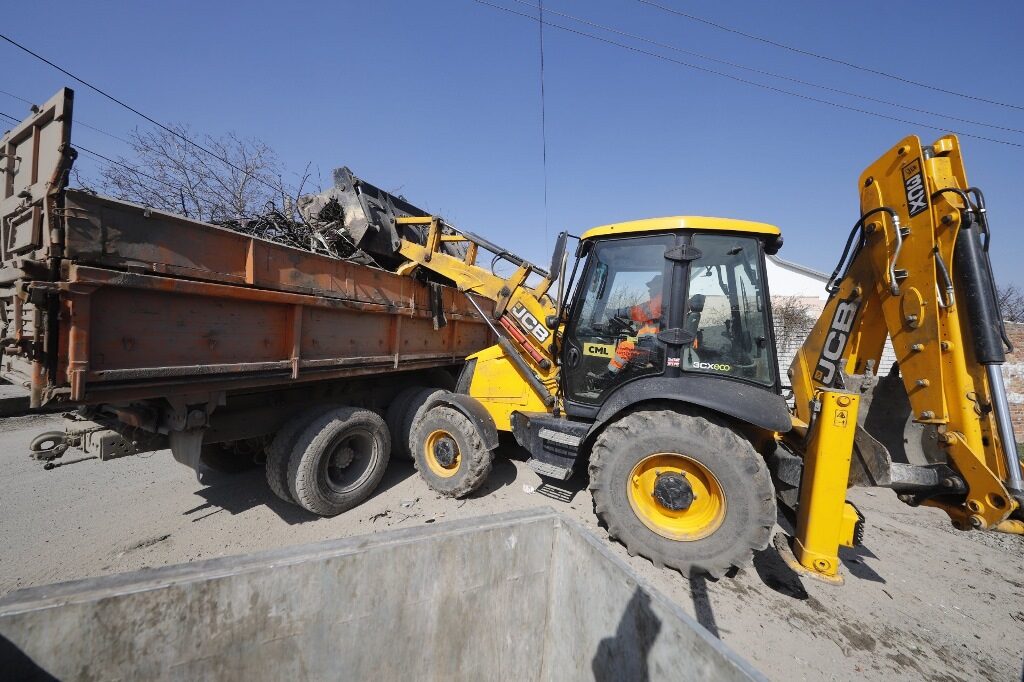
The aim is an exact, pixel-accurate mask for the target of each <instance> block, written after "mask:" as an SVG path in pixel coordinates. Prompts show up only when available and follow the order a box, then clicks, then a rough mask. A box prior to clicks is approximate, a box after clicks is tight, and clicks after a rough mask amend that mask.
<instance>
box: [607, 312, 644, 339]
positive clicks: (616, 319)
mask: <svg viewBox="0 0 1024 682" xmlns="http://www.w3.org/2000/svg"><path fill="white" fill-rule="evenodd" d="M608 330H609V331H610V332H611V333H612V334H614V335H615V336H622V335H626V336H636V331H637V329H636V325H635V323H634V322H633V320H631V319H629V318H628V317H623V316H621V315H612V316H611V317H610V318H608Z"/></svg>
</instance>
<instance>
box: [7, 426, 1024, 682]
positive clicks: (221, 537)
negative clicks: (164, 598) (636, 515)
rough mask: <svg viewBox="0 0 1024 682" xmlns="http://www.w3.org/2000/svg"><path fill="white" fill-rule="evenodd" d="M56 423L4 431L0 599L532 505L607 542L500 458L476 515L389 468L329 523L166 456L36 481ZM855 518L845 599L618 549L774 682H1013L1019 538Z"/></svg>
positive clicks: (1022, 605) (254, 472) (943, 523)
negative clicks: (855, 541) (660, 565)
mask: <svg viewBox="0 0 1024 682" xmlns="http://www.w3.org/2000/svg"><path fill="white" fill-rule="evenodd" d="M60 421H61V420H60V418H59V417H58V416H54V415H32V416H23V417H12V418H7V419H3V420H0V460H2V464H3V467H4V472H5V473H4V491H3V494H2V495H0V543H2V552H0V594H6V593H7V592H10V591H12V590H15V589H18V588H22V587H28V586H31V585H40V584H46V583H51V582H60V581H65V580H71V579H76V578H84V577H87V576H96V575H101V574H107V573H116V572H122V571H131V570H135V569H140V568H143V567H153V566H161V565H165V564H174V563H182V562H188V561H194V560H197V559H206V558H211V557H218V556H224V555H232V554H241V553H245V552H251V551H255V550H262V549H269V548H274V547H281V546H285V545H294V544H301V543H308V542H316V541H318V540H323V539H327V538H337V537H343V536H349V535H359V534H363V533H371V532H376V531H380V530H383V529H386V528H393V527H408V526H412V525H417V524H425V523H433V522H435V521H437V522H441V521H444V520H448V519H458V518H465V517H472V516H478V515H482V514H491V513H494V512H501V511H508V510H512V509H521V508H525V507H533V506H538V505H547V506H551V507H554V508H555V509H557V510H559V511H561V512H563V513H565V514H567V515H570V516H572V517H574V518H576V519H578V520H580V521H582V522H583V523H584V524H585V525H586V527H588V528H589V529H590V530H592V531H593V532H595V533H597V534H598V535H599V536H601V537H606V535H605V533H604V531H603V530H602V529H600V528H599V527H598V526H597V524H596V521H595V518H594V516H593V512H592V508H591V499H590V495H589V494H588V493H587V490H586V487H585V481H584V480H583V479H582V478H580V479H579V480H572V481H569V482H568V483H566V484H564V487H561V488H553V487H550V486H545V485H541V479H540V478H539V477H538V476H537V475H536V474H535V473H534V472H533V471H531V470H530V469H529V468H528V467H526V465H525V464H524V463H523V461H522V460H523V459H524V456H523V454H522V453H521V452H520V451H518V450H517V449H516V448H515V447H513V446H509V445H506V446H503V448H502V453H501V454H502V455H503V456H502V457H500V458H499V459H498V460H497V461H496V463H495V468H494V472H493V474H492V475H491V478H490V480H489V481H488V482H487V484H486V486H485V487H484V489H483V490H481V491H480V492H479V493H478V494H476V495H474V496H473V497H471V498H470V499H466V500H461V501H456V500H448V499H440V498H438V496H437V495H435V494H434V493H432V492H431V491H430V490H428V489H427V487H426V486H425V485H424V484H423V483H422V482H421V481H420V480H419V479H418V477H417V476H416V475H415V471H414V470H413V468H412V465H411V464H410V463H407V462H393V463H392V465H391V466H390V469H389V471H388V474H387V475H386V477H385V479H384V481H383V483H382V484H381V486H380V488H379V490H378V491H377V492H376V494H375V495H374V496H373V497H372V498H371V499H370V500H369V501H368V502H366V503H365V504H363V505H362V506H361V507H359V508H358V509H355V510H352V511H350V512H348V513H346V514H343V515H342V516H340V517H337V518H333V519H321V518H317V517H314V516H312V515H310V514H307V513H306V512H304V511H302V510H300V509H299V508H297V507H293V506H290V505H288V504H285V503H283V502H281V501H279V500H278V499H277V498H276V497H274V496H273V494H272V493H271V492H270V491H269V490H268V489H267V487H266V484H265V483H264V481H263V473H262V471H261V470H259V469H251V470H248V471H244V472H242V473H239V474H233V475H224V474H214V475H210V476H207V477H206V478H205V480H204V481H203V482H202V483H199V482H197V481H196V478H195V476H194V475H193V474H192V472H191V471H189V470H188V469H186V468H185V467H182V466H181V465H179V464H177V463H176V462H174V461H173V460H172V459H171V457H170V454H169V453H168V452H159V453H155V454H152V455H149V456H136V457H130V458H127V459H124V460H118V461H113V462H99V461H96V460H92V461H87V462H82V463H80V464H74V465H71V466H67V467H61V468H58V469H55V470H53V471H44V470H43V469H42V466H41V465H40V464H39V463H38V462H34V461H32V460H30V459H29V458H28V456H27V452H28V447H27V446H28V443H29V441H30V440H31V439H32V437H34V436H35V435H36V434H38V433H39V432H41V431H44V430H50V429H54V428H60ZM73 456H74V453H73V452H69V453H67V454H66V455H65V458H66V459H68V458H71V457H73ZM851 500H852V501H853V502H854V503H855V504H857V505H858V507H859V508H860V509H861V510H862V511H863V512H864V514H865V515H866V516H867V521H868V526H867V531H866V535H865V544H864V546H863V547H860V548H858V549H857V550H855V551H845V550H844V552H843V555H842V560H843V564H844V568H843V570H844V573H845V575H846V584H845V585H843V586H842V587H835V586H830V585H826V584H822V583H819V582H817V581H814V580H811V579H808V578H801V577H799V576H797V575H796V574H795V573H793V572H792V571H791V570H790V569H789V568H788V567H787V566H786V565H785V564H784V563H783V562H782V561H781V560H780V558H779V557H778V555H777V554H776V552H775V551H774V550H773V549H771V548H769V549H768V550H766V551H764V552H761V553H759V554H758V555H757V557H756V558H755V561H754V565H753V566H751V567H748V568H746V569H744V570H742V571H740V572H739V573H738V574H737V575H736V576H735V577H732V578H724V579H722V580H719V581H712V580H692V581H691V580H687V579H685V578H683V577H681V576H680V575H679V574H678V573H675V572H672V571H668V570H658V569H655V568H654V567H653V566H652V565H651V564H650V563H648V562H647V561H645V560H642V559H640V558H632V557H628V556H626V553H625V550H623V549H622V547H620V546H619V545H617V544H616V545H613V548H614V551H615V552H617V553H618V554H619V555H620V556H622V557H623V558H624V559H625V560H626V561H627V562H628V563H629V564H630V565H631V566H633V567H634V568H635V569H636V570H637V571H638V572H639V573H640V574H642V575H643V576H644V577H645V578H646V579H647V580H649V581H650V582H651V583H653V584H654V585H655V586H656V587H657V588H658V589H660V590H661V591H662V592H664V593H665V594H666V595H667V596H668V597H670V598H671V599H673V600H675V601H676V602H678V603H679V604H680V605H681V606H682V607H683V608H684V609H686V610H687V611H688V612H689V613H690V614H691V615H693V616H694V617H696V618H697V619H698V620H699V621H700V622H701V623H702V624H703V625H704V626H705V627H706V628H708V629H709V630H710V631H711V632H713V633H715V634H716V635H717V636H718V637H720V638H721V639H722V640H723V641H725V642H726V643H727V644H729V645H730V646H731V647H732V648H733V649H735V650H736V651H737V652H739V653H740V654H741V655H743V656H745V657H747V659H748V660H750V661H751V663H753V664H754V665H755V666H756V667H757V668H759V669H760V670H762V671H763V672H764V673H765V674H766V675H767V676H768V677H770V678H772V679H776V680H804V679H807V680H852V679H874V680H883V679H884V680H892V679H908V680H909V679H915V680H916V679H929V680H979V679H984V680H1014V681H1016V680H1021V662H1022V656H1021V651H1022V649H1024V538H1020V537H1014V536H1006V535H999V534H994V533H988V534H982V533H962V532H958V531H956V530H954V529H953V528H952V527H951V526H950V524H949V523H948V521H947V520H946V518H945V516H944V515H943V514H941V513H940V512H937V511H935V510H931V509H926V508H919V509H912V508H909V507H906V506H905V505H902V504H901V503H899V502H898V501H897V500H896V498H895V496H894V495H893V493H892V492H890V491H885V490H874V491H867V490H854V491H852V493H851ZM581 570H584V567H581Z"/></svg>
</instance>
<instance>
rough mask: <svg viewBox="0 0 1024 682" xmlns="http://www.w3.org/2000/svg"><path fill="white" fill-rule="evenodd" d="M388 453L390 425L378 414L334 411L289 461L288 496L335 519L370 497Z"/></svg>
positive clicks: (312, 427) (299, 442) (303, 437)
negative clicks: (289, 494) (388, 426)
mask: <svg viewBox="0 0 1024 682" xmlns="http://www.w3.org/2000/svg"><path fill="white" fill-rule="evenodd" d="M390 453H391V437H390V436H389V435H388V428H387V425H385V424H384V420H383V419H382V418H381V417H380V415H378V414H377V413H376V412H373V411H372V410H367V409H363V408H358V407H339V408H336V409H333V410H330V411H328V412H327V413H326V414H323V415H321V416H320V417H318V418H316V419H314V420H313V421H312V423H310V424H309V425H308V426H307V427H306V428H305V430H303V432H302V433H301V434H300V435H299V437H298V438H297V439H296V441H295V446H294V447H293V448H292V454H291V457H290V459H289V461H288V491H289V492H290V493H291V495H292V498H293V499H294V500H295V501H296V502H297V503H298V504H299V505H300V506H302V507H303V508H305V509H306V510H308V511H311V512H313V513H314V514H319V515H320V516H336V515H338V514H340V513H342V512H343V511H346V510H348V509H351V508H352V507H355V506H356V505H358V504H359V503H361V502H362V501H363V500H365V499H366V498H367V497H369V496H370V493H372V492H373V491H374V489H375V488H376V487H377V484H378V483H380V479H381V478H382V477H383V476H384V471H385V470H386V469H387V466H388V458H389V456H390Z"/></svg>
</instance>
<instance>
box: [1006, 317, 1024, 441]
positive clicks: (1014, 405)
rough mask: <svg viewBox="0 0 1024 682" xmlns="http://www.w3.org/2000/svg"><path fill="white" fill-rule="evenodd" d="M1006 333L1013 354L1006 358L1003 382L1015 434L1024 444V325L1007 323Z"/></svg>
mask: <svg viewBox="0 0 1024 682" xmlns="http://www.w3.org/2000/svg"><path fill="white" fill-rule="evenodd" d="M1006 331H1007V333H1008V334H1009V337H1010V341H1011V342H1012V343H1013V353H1010V354H1009V355H1007V356H1006V364H1005V365H1003V381H1005V382H1006V393H1007V397H1008V398H1009V400H1010V414H1011V415H1012V416H1013V430H1014V433H1016V434H1017V441H1018V442H1024V324H1021V323H1014V322H1007V323H1006Z"/></svg>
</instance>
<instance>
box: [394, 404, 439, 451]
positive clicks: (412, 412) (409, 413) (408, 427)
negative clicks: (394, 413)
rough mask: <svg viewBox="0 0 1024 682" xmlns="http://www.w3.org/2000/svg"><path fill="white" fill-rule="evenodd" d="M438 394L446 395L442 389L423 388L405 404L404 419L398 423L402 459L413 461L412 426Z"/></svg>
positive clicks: (399, 447)
mask: <svg viewBox="0 0 1024 682" xmlns="http://www.w3.org/2000/svg"><path fill="white" fill-rule="evenodd" d="M438 393H445V390H444V389H442V388H421V389H420V390H419V391H417V392H416V393H414V394H413V395H411V396H410V397H409V400H408V402H406V404H405V409H404V410H403V414H402V418H401V420H400V421H399V422H398V424H399V426H398V440H399V445H398V449H399V452H400V453H401V454H400V455H399V456H400V457H401V458H402V459H413V449H412V425H413V424H414V423H415V422H416V419H417V417H419V416H420V414H421V413H422V412H423V408H424V406H425V405H426V404H427V403H428V402H429V401H430V399H431V398H433V397H434V396H435V395H437V394H438Z"/></svg>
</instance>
